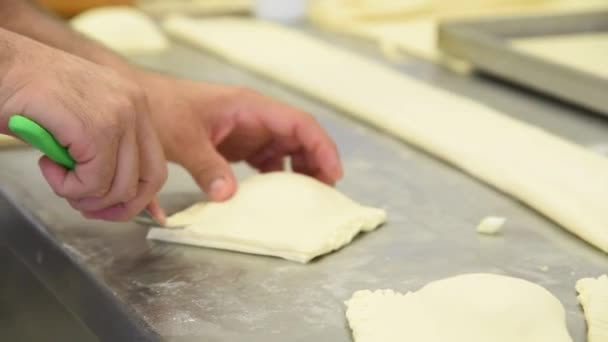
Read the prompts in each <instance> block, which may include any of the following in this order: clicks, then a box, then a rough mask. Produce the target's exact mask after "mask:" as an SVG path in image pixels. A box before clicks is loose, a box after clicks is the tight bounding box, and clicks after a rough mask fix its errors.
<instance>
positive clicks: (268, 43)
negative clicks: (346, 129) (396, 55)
mask: <svg viewBox="0 0 608 342" xmlns="http://www.w3.org/2000/svg"><path fill="white" fill-rule="evenodd" d="M164 27H165V28H166V29H167V30H168V31H169V32H170V33H171V34H173V35H174V36H176V37H178V38H181V39H183V40H186V41H189V42H191V43H192V44H194V45H196V46H199V47H201V48H203V49H205V50H208V51H211V52H213V53H216V54H218V55H220V56H223V57H224V58H226V59H227V60H229V61H231V62H233V63H235V64H238V65H241V66H243V67H244V68H246V69H249V70H251V71H254V72H256V73H259V74H262V75H264V76H267V77H269V78H271V79H274V80H277V81H279V82H282V83H284V84H286V85H288V86H290V87H292V88H294V89H297V90H299V91H302V92H303V93H306V94H308V95H309V96H312V97H314V98H316V99H319V100H321V101H324V102H327V103H329V104H331V105H333V106H335V107H337V108H339V109H340V110H342V111H343V112H344V113H348V114H350V115H352V116H353V117H355V118H357V119H359V120H362V121H365V122H367V123H370V124H372V125H374V126H376V127H378V128H380V129H382V130H384V131H386V132H388V133H390V134H393V135H394V136H396V137H398V138H400V139H402V140H404V141H406V142H409V143H411V144H413V145H416V146H418V147H420V148H422V149H423V150H425V151H427V152H429V153H431V154H433V155H435V156H437V157H439V158H441V159H443V160H445V161H447V162H450V163H451V164H453V165H454V166H456V167H458V168H460V169H462V170H464V171H466V172H468V173H469V174H471V175H473V176H474V177H476V178H478V179H480V180H482V181H484V182H486V183H488V184H491V185H493V186H495V187H496V188H498V189H499V190H501V191H504V192H506V193H508V194H510V195H512V196H514V197H516V198H518V199H519V200H521V201H523V202H525V203H526V204H528V205H529V206H530V207H532V208H534V209H536V210H538V211H539V212H541V213H543V214H544V215H545V216H547V217H549V218H550V219H552V220H553V221H555V222H557V223H559V224H561V225H562V226H563V227H564V228H566V229H568V230H569V231H570V232H572V233H574V234H576V235H578V236H579V237H581V238H582V239H584V240H586V241H587V242H589V243H591V244H593V245H594V246H596V247H597V248H599V249H601V250H603V251H604V252H608V229H606V227H607V225H608V210H606V200H607V198H608V159H606V158H605V157H603V156H600V155H598V154H597V153H594V152H591V151H588V150H586V149H584V148H583V147H581V146H578V145H575V144H573V143H570V142H568V141H566V140H564V139H561V138H559V137H557V136H554V135H551V134H549V133H547V132H545V131H543V130H541V129H539V128H537V127H534V126H531V125H528V124H525V123H523V122H520V121H518V120H515V119H512V118H510V117H508V116H507V115H504V114H502V113H500V112H498V111H496V110H494V109H492V108H489V107H487V106H484V105H482V104H479V103H477V102H474V101H472V100H469V99H467V98H464V97H460V96H457V95H454V94H452V93H449V92H447V91H443V90H441V89H437V88H435V87H432V86H430V85H427V84H424V83H422V82H420V81H418V80H416V79H414V78H412V77H409V76H407V75H405V74H402V73H398V72H396V71H394V70H392V69H389V68H387V67H385V66H383V65H380V64H377V63H375V62H373V61H370V60H368V59H366V58H364V57H361V56H358V55H356V54H354V53H351V52H349V51H346V50H343V49H340V48H338V47H335V46H332V45H330V44H328V43H325V42H322V41H320V40H318V39H315V38H313V37H310V36H308V35H306V34H304V33H301V32H298V31H295V30H292V29H288V28H285V27H281V26H278V25H274V24H271V23H265V22H259V21H254V20H247V19H209V20H197V19H188V18H184V17H172V18H170V19H168V20H167V21H166V22H165V23H164Z"/></svg>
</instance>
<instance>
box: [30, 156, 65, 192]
mask: <svg viewBox="0 0 608 342" xmlns="http://www.w3.org/2000/svg"><path fill="white" fill-rule="evenodd" d="M38 166H39V167H40V171H41V172H42V176H43V177H44V179H45V180H46V182H47V183H48V184H49V186H50V187H51V189H52V190H53V191H55V193H56V194H57V195H58V196H61V195H60V194H59V193H58V191H57V190H56V189H60V188H61V185H62V184H63V182H64V180H65V177H66V176H67V174H68V173H69V170H68V169H66V168H64V167H63V166H60V165H58V164H56V163H55V162H54V161H52V160H51V159H49V158H48V157H47V156H42V157H40V159H39V160H38Z"/></svg>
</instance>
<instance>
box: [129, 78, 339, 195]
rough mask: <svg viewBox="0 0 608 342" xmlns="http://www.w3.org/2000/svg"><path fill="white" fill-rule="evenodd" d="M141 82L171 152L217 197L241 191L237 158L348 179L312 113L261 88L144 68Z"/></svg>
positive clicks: (329, 178)
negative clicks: (258, 90)
mask: <svg viewBox="0 0 608 342" xmlns="http://www.w3.org/2000/svg"><path fill="white" fill-rule="evenodd" d="M140 82H141V83H140V84H142V86H143V87H144V89H146V94H147V98H148V99H149V101H150V108H151V111H152V112H151V117H152V119H153V122H154V125H155V127H156V129H157V131H158V134H159V137H160V139H161V143H162V145H163V147H164V150H165V154H166V155H167V158H168V159H169V160H171V161H174V162H177V163H178V164H181V165H182V166H183V167H185V168H186V169H187V170H188V171H189V172H190V174H191V175H192V176H193V178H194V179H195V180H196V182H197V183H198V185H199V186H200V188H201V189H202V190H203V191H205V192H206V193H207V194H208V195H209V197H210V198H211V199H212V200H215V201H222V200H225V199H227V198H229V197H230V196H231V195H232V194H233V193H234V192H235V190H236V187H237V182H236V180H235V177H234V175H233V173H232V170H231V167H230V164H229V162H237V161H246V162H247V163H248V164H249V165H251V166H252V167H254V168H256V169H258V170H259V171H262V172H269V171H278V170H283V167H284V160H285V158H286V157H291V165H292V168H293V170H294V171H296V172H300V173H303V174H306V175H310V176H312V177H315V178H317V179H319V180H321V181H323V182H325V183H327V184H331V185H333V184H335V182H337V181H338V180H339V179H340V178H342V172H343V171H342V166H341V163H340V158H339V156H338V151H337V148H336V145H335V144H334V142H333V141H332V139H331V138H330V137H329V136H328V135H327V133H326V132H325V131H324V130H323V129H322V128H321V126H320V125H319V124H318V123H317V121H316V120H315V119H314V118H313V117H312V116H310V115H308V114H306V113H304V112H301V111H299V110H297V109H294V108H291V107H289V106H287V105H285V104H282V103H279V102H277V101H274V100H272V99H270V98H268V97H265V96H262V95H260V94H258V93H256V92H254V91H251V90H247V89H243V88H236V87H229V86H220V85H212V84H206V83H201V82H193V81H187V80H178V79H174V78H170V77H166V76H162V75H159V74H152V73H147V72H146V73H143V74H142V75H141V76H140Z"/></svg>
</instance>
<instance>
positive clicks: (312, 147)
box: [294, 117, 343, 185]
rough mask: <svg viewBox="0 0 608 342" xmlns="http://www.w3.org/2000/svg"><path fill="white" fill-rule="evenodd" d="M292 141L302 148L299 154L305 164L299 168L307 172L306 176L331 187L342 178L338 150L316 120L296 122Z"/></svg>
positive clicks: (303, 119)
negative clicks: (310, 176)
mask: <svg viewBox="0 0 608 342" xmlns="http://www.w3.org/2000/svg"><path fill="white" fill-rule="evenodd" d="M294 139H296V140H297V141H298V142H299V143H300V144H301V146H302V150H301V154H302V155H303V160H304V161H305V163H303V164H302V165H301V166H302V168H305V169H306V170H307V174H310V175H312V176H313V177H315V178H318V179H319V180H321V181H323V182H325V183H327V184H332V185H333V184H335V182H337V181H338V180H340V179H341V178H342V176H343V170H342V163H341V162H340V156H339V153H338V149H337V147H336V145H335V143H334V142H333V140H332V139H331V138H330V137H329V135H327V133H326V132H325V131H324V130H323V128H321V126H320V125H319V123H318V122H317V121H316V120H314V119H312V118H311V117H309V118H306V117H305V118H302V120H298V121H297V122H296V123H295V128H294Z"/></svg>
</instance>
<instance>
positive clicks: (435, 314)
mask: <svg viewBox="0 0 608 342" xmlns="http://www.w3.org/2000/svg"><path fill="white" fill-rule="evenodd" d="M346 305H347V310H346V317H347V319H348V324H349V325H350V327H351V329H352V331H353V336H354V340H355V342H379V341H382V342H401V341H419V342H447V341H450V342H488V341H492V342H515V341H517V342H572V338H571V337H570V335H569V334H568V330H567V328H566V314H565V311H564V307H563V306H562V304H561V303H560V301H559V300H558V299H557V298H555V296H553V295H552V294H551V293H550V292H549V291H547V290H546V289H544V288H543V287H541V286H538V285H536V284H533V283H530V282H528V281H525V280H522V279H517V278H511V277H506V276H500V275H494V274H465V275H459V276H456V277H453V278H448V279H443V280H439V281H434V282H431V283H429V284H427V285H426V286H424V287H423V288H422V289H420V290H419V291H416V292H408V293H406V294H401V293H398V292H395V291H393V290H377V291H373V292H372V291H369V290H363V291H357V292H355V294H354V295H353V296H352V298H351V299H350V300H348V301H347V302H346Z"/></svg>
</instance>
